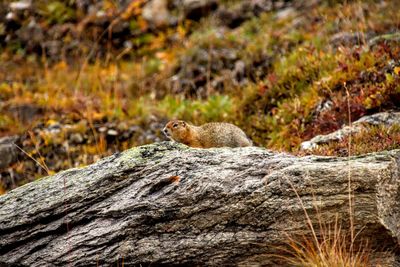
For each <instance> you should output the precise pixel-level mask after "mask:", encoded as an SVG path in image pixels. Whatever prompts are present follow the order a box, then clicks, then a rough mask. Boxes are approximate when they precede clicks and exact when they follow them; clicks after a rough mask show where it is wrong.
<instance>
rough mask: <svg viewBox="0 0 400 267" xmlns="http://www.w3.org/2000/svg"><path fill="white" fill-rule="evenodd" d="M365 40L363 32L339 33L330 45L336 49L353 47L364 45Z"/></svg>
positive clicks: (331, 40) (332, 38) (333, 37)
mask: <svg viewBox="0 0 400 267" xmlns="http://www.w3.org/2000/svg"><path fill="white" fill-rule="evenodd" d="M365 38H366V36H365V34H364V33H362V32H338V33H336V34H335V35H333V36H332V37H331V39H330V43H331V45H333V46H334V47H338V46H341V45H344V46H353V45H360V44H363V43H364V41H365Z"/></svg>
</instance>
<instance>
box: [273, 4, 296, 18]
mask: <svg viewBox="0 0 400 267" xmlns="http://www.w3.org/2000/svg"><path fill="white" fill-rule="evenodd" d="M296 14H297V12H296V10H295V9H294V8H293V7H287V8H284V9H282V10H279V11H278V12H277V13H276V15H275V18H276V19H277V20H285V19H289V18H293V17H295V16H296Z"/></svg>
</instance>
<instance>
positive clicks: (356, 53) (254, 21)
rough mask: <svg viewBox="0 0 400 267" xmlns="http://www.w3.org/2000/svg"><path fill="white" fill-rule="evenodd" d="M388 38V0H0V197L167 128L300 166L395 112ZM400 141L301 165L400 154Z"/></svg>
mask: <svg viewBox="0 0 400 267" xmlns="http://www.w3.org/2000/svg"><path fill="white" fill-rule="evenodd" d="M399 27H400V9H399V3H398V1H397V0H391V1H390V0H387V1H372V0H370V1H330V0H312V1H290V0H286V1H283V0H282V1H278V0H242V1H241V0H130V1H129V0H99V1H94V0H64V1H50V0H35V1H29V0H23V1H9V0H2V1H1V2H0V194H2V193H5V192H6V191H8V190H10V189H12V188H15V187H17V186H19V185H22V184H24V183H26V182H29V181H32V180H34V179H36V178H40V177H43V176H45V175H49V174H53V173H55V172H58V171H60V170H64V169H68V168H72V167H79V166H84V165H87V164H90V163H92V162H94V161H96V160H98V159H99V158H101V157H104V156H107V155H110V154H112V153H114V152H117V151H123V150H125V149H128V148H130V147H132V146H138V145H143V144H147V143H152V142H158V141H163V140H166V138H165V137H163V135H162V134H161V131H160V130H161V129H162V127H163V125H164V124H165V123H166V122H167V121H168V120H169V119H172V118H178V119H183V120H186V121H188V122H191V123H193V124H203V123H206V122H211V121H226V122H231V123H234V124H236V125H238V126H239V127H241V128H242V129H243V130H244V131H245V132H246V133H247V135H248V136H249V137H251V139H252V140H253V142H254V144H255V145H257V146H263V147H267V148H270V149H274V150H278V151H288V152H291V153H295V154H299V155H303V154H307V153H311V152H305V151H302V150H300V144H301V143H302V142H303V141H306V140H309V139H311V138H312V137H314V136H316V135H319V134H327V133H330V132H332V131H335V130H337V129H340V128H341V127H342V126H343V125H345V124H349V122H351V121H355V120H357V119H359V118H360V117H362V116H365V115H371V114H374V113H377V112H382V111H388V110H399V108H400V85H399V84H400V83H399V81H400V31H399ZM349 114H350V120H349ZM399 128H400V127H399V126H390V127H389V126H371V127H370V128H368V129H364V130H363V131H361V132H359V133H358V134H357V135H355V136H353V139H352V141H351V144H350V145H351V146H348V145H347V144H348V143H349V142H348V140H347V139H344V140H343V141H342V142H337V143H334V144H327V145H324V146H322V147H320V148H319V149H317V150H315V151H312V153H317V154H322V155H339V156H346V155H348V154H349V153H351V154H359V153H365V152H372V151H379V150H384V149H390V148H400V129H399ZM349 150H350V151H351V152H350V151H349Z"/></svg>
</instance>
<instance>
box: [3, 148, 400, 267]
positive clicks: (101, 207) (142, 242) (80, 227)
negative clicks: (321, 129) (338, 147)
mask: <svg viewBox="0 0 400 267" xmlns="http://www.w3.org/2000/svg"><path fill="white" fill-rule="evenodd" d="M399 164H400V151H399V150H393V151H389V152H382V153H377V154H370V155H366V156H360V157H353V158H351V159H350V160H348V159H346V158H334V157H314V156H308V157H302V158H299V157H295V156H291V155H288V154H282V153H275V152H271V151H268V150H265V149H262V148H257V147H245V148H236V149H229V148H219V149H207V150H204V149H203V150H202V149H190V148H188V147H186V146H183V145H179V144H175V143H169V142H164V143H158V144H153V145H148V146H142V147H138V148H133V149H130V150H127V151H125V152H123V153H119V154H115V155H113V156H111V157H108V158H105V159H103V160H101V161H99V162H97V163H96V164H93V165H90V166H88V167H85V168H81V169H71V170H68V171H64V172H61V173H58V174H56V175H54V176H50V177H46V178H43V179H40V180H38V181H35V182H32V183H29V184H26V185H24V186H22V187H19V188H17V189H15V190H12V191H10V192H9V193H8V194H6V195H3V196H1V197H0V266H13V265H14V266H96V265H97V266H115V265H116V264H118V263H119V264H121V263H122V262H123V264H124V265H125V266H149V265H152V266H178V265H179V266H216V265H223V266H249V265H255V266H277V265H278V266H285V263H284V262H282V261H281V260H280V259H278V258H277V257H274V255H277V254H282V253H283V252H282V250H280V249H279V247H280V246H282V245H284V244H285V242H286V241H287V235H290V236H291V235H293V236H294V235H301V236H306V237H307V236H310V238H311V232H310V229H309V227H308V226H307V223H306V218H305V215H304V211H303V209H302V206H301V203H303V205H304V208H305V210H306V211H307V212H308V214H309V216H310V218H311V220H312V221H313V223H315V229H316V231H317V234H319V228H318V217H320V218H321V219H322V220H323V221H324V222H325V223H326V224H330V223H334V221H335V218H336V216H338V218H339V219H340V222H341V224H342V226H343V229H344V230H345V229H348V228H347V227H346V225H347V224H348V222H349V215H348V210H349V206H348V178H349V175H350V177H351V181H352V183H351V188H352V191H353V192H354V223H355V231H356V232H357V231H360V230H361V232H360V234H359V236H358V239H357V240H365V239H368V242H369V244H370V246H371V254H372V257H373V258H374V260H375V261H376V262H378V263H380V264H384V265H383V266H394V265H396V264H399V257H398V255H400V254H399V251H398V244H399V242H400V225H399V221H400V203H399V200H400V192H399V185H400V180H399V166H400V165H399ZM294 190H296V192H297V193H298V195H299V197H300V198H301V200H302V202H300V201H299V199H298V198H297V196H296V192H295V191H294ZM315 207H318V210H319V213H317V212H316V209H315Z"/></svg>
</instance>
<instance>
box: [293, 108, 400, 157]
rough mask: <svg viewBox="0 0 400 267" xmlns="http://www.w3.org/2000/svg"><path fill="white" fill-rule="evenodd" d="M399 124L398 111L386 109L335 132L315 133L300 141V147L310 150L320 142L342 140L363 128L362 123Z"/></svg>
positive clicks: (399, 116) (399, 115)
mask: <svg viewBox="0 0 400 267" xmlns="http://www.w3.org/2000/svg"><path fill="white" fill-rule="evenodd" d="M395 124H397V125H400V112H395V111H387V112H380V113H376V114H373V115H369V116H364V117H362V118H360V119H358V120H357V121H355V122H353V123H352V126H351V127H350V126H347V125H346V126H343V128H342V129H339V130H337V131H335V132H332V133H330V134H326V135H317V136H315V137H313V138H312V139H311V140H309V141H305V142H303V143H301V149H303V150H310V149H314V148H316V147H318V145H321V144H327V143H330V142H336V141H340V140H342V139H343V138H344V137H347V136H349V135H350V134H355V133H358V132H360V131H361V130H363V129H364V125H374V126H377V125H384V126H387V127H390V126H392V125H395Z"/></svg>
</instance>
